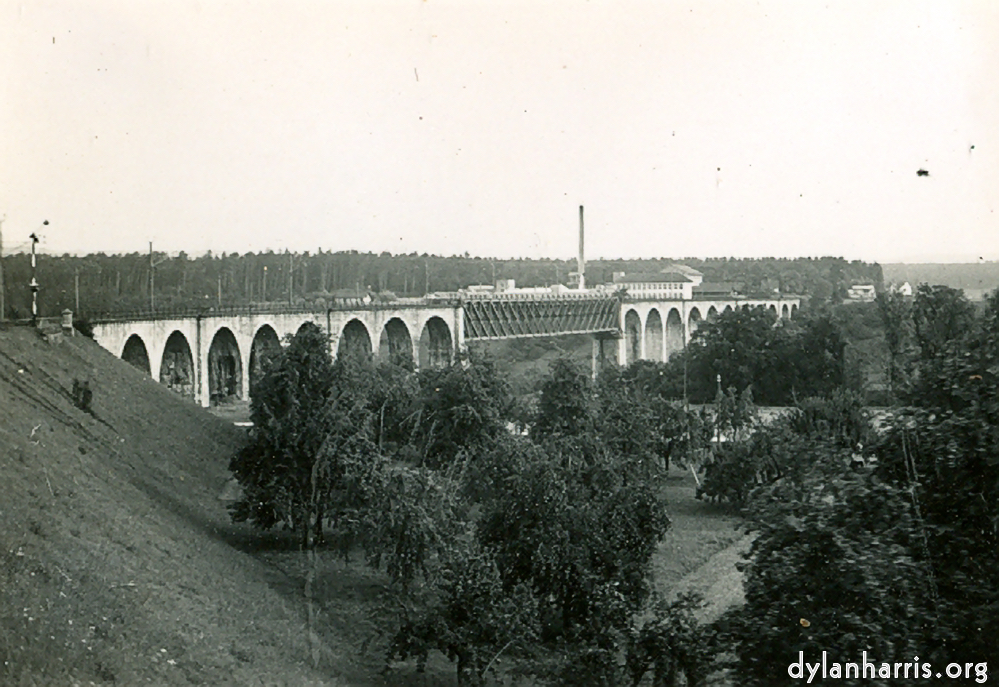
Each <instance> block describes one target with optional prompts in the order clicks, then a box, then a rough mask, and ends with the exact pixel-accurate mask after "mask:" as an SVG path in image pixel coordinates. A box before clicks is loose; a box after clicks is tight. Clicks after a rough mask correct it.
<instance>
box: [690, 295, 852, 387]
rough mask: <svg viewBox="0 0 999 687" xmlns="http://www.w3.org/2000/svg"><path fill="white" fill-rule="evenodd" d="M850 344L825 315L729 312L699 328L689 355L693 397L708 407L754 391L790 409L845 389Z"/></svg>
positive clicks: (755, 311) (761, 309)
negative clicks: (722, 393) (724, 394)
mask: <svg viewBox="0 0 999 687" xmlns="http://www.w3.org/2000/svg"><path fill="white" fill-rule="evenodd" d="M845 348H846V342H845V340H844V339H843V337H842V335H841V334H840V331H839V328H838V326H837V325H836V323H835V321H834V320H833V319H832V318H831V317H830V316H829V315H828V314H825V313H819V314H816V315H814V316H812V317H808V318H805V317H802V318H799V319H797V320H778V319H777V316H776V315H775V314H773V313H772V312H771V311H769V310H767V309H764V308H753V309H749V308H742V309H739V310H735V311H729V312H724V313H722V314H721V315H719V316H718V317H717V318H715V319H714V320H709V321H707V322H704V323H702V324H701V326H700V327H698V329H697V332H696V333H695V334H694V338H693V339H692V340H691V345H690V346H689V347H688V349H687V351H686V353H685V355H687V361H688V365H687V371H688V373H687V378H688V394H689V397H690V399H691V400H692V401H694V402H695V403H708V402H710V401H711V400H712V399H713V398H714V397H715V395H716V394H717V389H718V378H719V377H720V378H721V385H722V387H724V388H728V387H735V388H736V389H740V390H741V389H746V388H748V387H752V389H753V395H754V397H755V398H756V399H757V401H758V402H759V403H761V404H763V405H790V404H793V403H794V400H795V399H796V398H805V397H807V396H821V395H827V394H829V393H832V392H833V391H834V390H836V389H839V388H842V386H843V385H844V383H845V380H846V376H845Z"/></svg>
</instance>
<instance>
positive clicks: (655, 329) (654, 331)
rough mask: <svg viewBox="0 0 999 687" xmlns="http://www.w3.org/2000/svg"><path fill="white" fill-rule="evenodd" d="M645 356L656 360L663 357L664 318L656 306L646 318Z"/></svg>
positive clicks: (660, 360)
mask: <svg viewBox="0 0 999 687" xmlns="http://www.w3.org/2000/svg"><path fill="white" fill-rule="evenodd" d="M645 357H646V358H648V359H649V360H655V361H656V362H662V359H663V318H662V316H661V315H660V314H659V310H658V309H656V308H652V310H650V311H649V314H648V316H647V317H646V318H645Z"/></svg>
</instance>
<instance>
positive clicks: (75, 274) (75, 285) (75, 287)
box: [73, 267, 80, 315]
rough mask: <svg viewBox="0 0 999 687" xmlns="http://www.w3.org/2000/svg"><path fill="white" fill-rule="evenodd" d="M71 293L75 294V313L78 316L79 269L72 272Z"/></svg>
mask: <svg viewBox="0 0 999 687" xmlns="http://www.w3.org/2000/svg"><path fill="white" fill-rule="evenodd" d="M73 291H74V293H75V294H76V313H77V315H79V314H80V268H79V267H77V268H76V269H75V270H73Z"/></svg>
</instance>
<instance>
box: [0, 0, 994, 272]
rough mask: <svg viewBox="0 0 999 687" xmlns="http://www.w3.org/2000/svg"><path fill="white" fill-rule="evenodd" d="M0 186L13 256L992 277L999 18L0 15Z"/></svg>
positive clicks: (97, 11) (199, 6) (696, 7)
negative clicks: (771, 263) (680, 260)
mask: <svg viewBox="0 0 999 687" xmlns="http://www.w3.org/2000/svg"><path fill="white" fill-rule="evenodd" d="M0 161H2V165H0V168H2V171H0V216H3V215H6V221H5V222H4V223H3V238H4V244H5V249H6V250H7V251H10V250H11V249H12V248H16V247H18V246H19V245H23V244H24V241H25V239H26V237H27V235H28V234H30V233H31V232H32V231H34V230H36V229H38V228H39V225H40V224H41V221H42V220H44V219H47V220H49V222H50V224H49V226H47V227H44V231H43V232H42V234H43V238H44V242H43V244H42V247H43V249H44V250H45V251H47V252H50V253H62V252H91V251H105V252H131V251H145V250H147V249H148V242H149V241H153V242H154V245H155V247H156V249H157V250H166V251H171V252H176V251H179V250H186V251H187V252H189V253H193V254H200V253H202V252H204V251H205V250H208V249H211V250H212V251H216V252H221V251H226V252H231V251H237V252H241V253H242V252H246V251H249V250H253V251H259V250H264V249H273V250H281V251H283V250H284V249H285V248H290V249H293V250H312V251H315V250H316V249H317V248H320V247H321V248H323V249H326V250H329V249H333V250H346V249H357V250H362V251H369V250H370V251H383V250H387V251H391V252H393V253H399V252H403V253H408V252H412V251H417V252H420V253H424V252H429V253H439V254H446V255H451V254H461V253H465V252H466V251H467V252H469V253H471V254H472V255H482V256H496V257H511V256H527V257H538V256H548V257H572V256H574V255H575V251H576V232H577V228H578V207H579V205H580V204H583V205H585V206H586V235H587V256H588V257H658V256H666V257H682V256H700V257H709V256H769V255H775V256H788V257H793V256H803V255H811V256H818V255H842V256H845V257H847V258H851V259H853V258H860V259H865V260H878V261H881V262H892V261H897V260H908V261H929V260H977V259H979V258H984V259H986V260H990V259H991V260H996V259H999V213H997V210H999V2H995V1H994V0H981V1H978V2H971V1H969V2H947V1H945V0H935V1H933V2H915V1H913V0H899V1H898V2H887V1H885V2H880V1H877V0H873V1H870V2H868V1H863V2H862V1H859V0H856V1H850V2H835V1H830V2H824V1H818V2H808V1H807V0H785V1H761V2H755V1H753V2H750V1H746V2H738V1H736V0H718V1H717V2H701V1H697V2H691V1H684V2H679V1H673V0H665V1H664V0H657V1H655V2H581V1H576V0H573V1H571V2H570V1H564V0H546V1H545V2H538V1H536V0H532V1H531V2H499V1H495V0H482V1H479V2H475V1H472V0H462V1H460V2H459V1H457V0H452V1H448V2H444V1H441V0H426V1H424V0H416V1H414V0H406V1H405V2H403V1H399V2H372V1H371V0H366V1H364V2H333V1H323V2H304V1H300V2H261V1H253V0H250V1H244V2H222V1H216V2H212V1H204V2H183V1H179V0H170V1H169V2H134V1H132V0H127V1H123V2H112V1H110V0H91V1H87V0H72V1H71V0H54V1H43V0H23V1H21V2H10V1H8V0H0ZM920 169H924V170H926V171H927V172H928V173H929V174H928V175H927V176H918V175H917V170H920Z"/></svg>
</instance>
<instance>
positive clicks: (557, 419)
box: [531, 356, 596, 440]
mask: <svg viewBox="0 0 999 687" xmlns="http://www.w3.org/2000/svg"><path fill="white" fill-rule="evenodd" d="M595 416H596V408H595V407H594V403H593V385H592V384H591V382H590V377H589V375H588V374H587V373H586V372H584V371H583V369H582V367H581V366H580V365H579V364H578V363H576V362H575V361H574V360H572V359H571V358H568V357H565V356H560V357H558V358H556V359H555V361H554V362H552V364H551V367H550V369H549V372H548V377H547V378H545V379H544V381H543V382H542V383H541V388H540V395H539V399H538V407H537V412H536V413H535V416H534V421H533V422H532V424H531V436H533V437H535V438H536V439H538V440H543V439H545V438H549V437H555V436H566V437H576V436H581V435H584V434H587V433H588V432H591V431H592V430H593V426H594V422H595V421H596V420H595Z"/></svg>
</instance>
